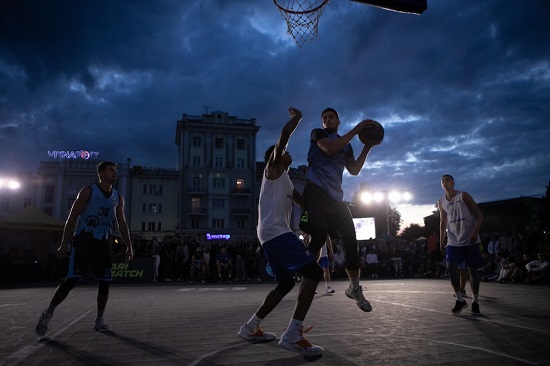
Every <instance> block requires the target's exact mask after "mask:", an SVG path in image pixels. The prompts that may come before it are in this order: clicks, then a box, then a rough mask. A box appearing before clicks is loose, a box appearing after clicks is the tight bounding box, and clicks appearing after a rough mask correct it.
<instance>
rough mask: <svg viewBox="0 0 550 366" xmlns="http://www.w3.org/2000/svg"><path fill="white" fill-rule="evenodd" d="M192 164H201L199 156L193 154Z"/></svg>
mask: <svg viewBox="0 0 550 366" xmlns="http://www.w3.org/2000/svg"><path fill="white" fill-rule="evenodd" d="M193 166H201V157H200V156H193Z"/></svg>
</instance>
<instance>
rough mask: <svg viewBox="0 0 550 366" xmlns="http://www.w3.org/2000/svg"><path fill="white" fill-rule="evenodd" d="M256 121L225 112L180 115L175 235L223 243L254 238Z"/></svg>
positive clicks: (177, 133) (177, 130) (178, 122)
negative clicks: (233, 239) (200, 237)
mask: <svg viewBox="0 0 550 366" xmlns="http://www.w3.org/2000/svg"><path fill="white" fill-rule="evenodd" d="M259 129H260V127H259V126H257V125H256V119H255V118H252V119H240V118H237V117H234V116H230V115H228V114H227V113H225V112H212V113H210V114H203V115H201V116H190V115H187V114H183V115H182V119H181V120H179V121H177V125H176V140H175V142H176V145H177V146H178V172H179V179H178V183H179V189H178V197H177V204H178V208H177V212H178V233H180V234H193V235H199V236H203V237H205V238H207V239H209V238H213V239H223V238H230V237H235V236H254V235H255V234H256V220H257V219H256V218H257V196H256V194H255V192H256V191H257V180H256V134H257V133H258V131H259Z"/></svg>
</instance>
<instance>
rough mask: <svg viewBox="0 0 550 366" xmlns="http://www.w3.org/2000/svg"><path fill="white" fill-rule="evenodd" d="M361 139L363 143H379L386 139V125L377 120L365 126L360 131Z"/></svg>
mask: <svg viewBox="0 0 550 366" xmlns="http://www.w3.org/2000/svg"><path fill="white" fill-rule="evenodd" d="M359 140H361V142H362V143H363V144H365V145H366V144H370V145H379V144H380V143H381V142H382V140H384V127H382V125H381V124H380V123H378V122H376V121H373V123H372V124H370V125H369V126H367V127H365V128H364V129H363V131H361V132H360V133H359Z"/></svg>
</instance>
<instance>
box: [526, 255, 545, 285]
mask: <svg viewBox="0 0 550 366" xmlns="http://www.w3.org/2000/svg"><path fill="white" fill-rule="evenodd" d="M525 268H526V269H527V278H526V279H525V283H535V282H540V281H541V280H543V279H545V278H548V273H549V271H550V262H548V261H547V260H546V256H545V255H544V253H539V254H538V259H537V260H534V261H531V262H529V263H527V264H526V265H525Z"/></svg>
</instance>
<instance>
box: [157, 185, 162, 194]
mask: <svg viewBox="0 0 550 366" xmlns="http://www.w3.org/2000/svg"><path fill="white" fill-rule="evenodd" d="M157 196H162V184H159V185H158V188H157Z"/></svg>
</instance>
